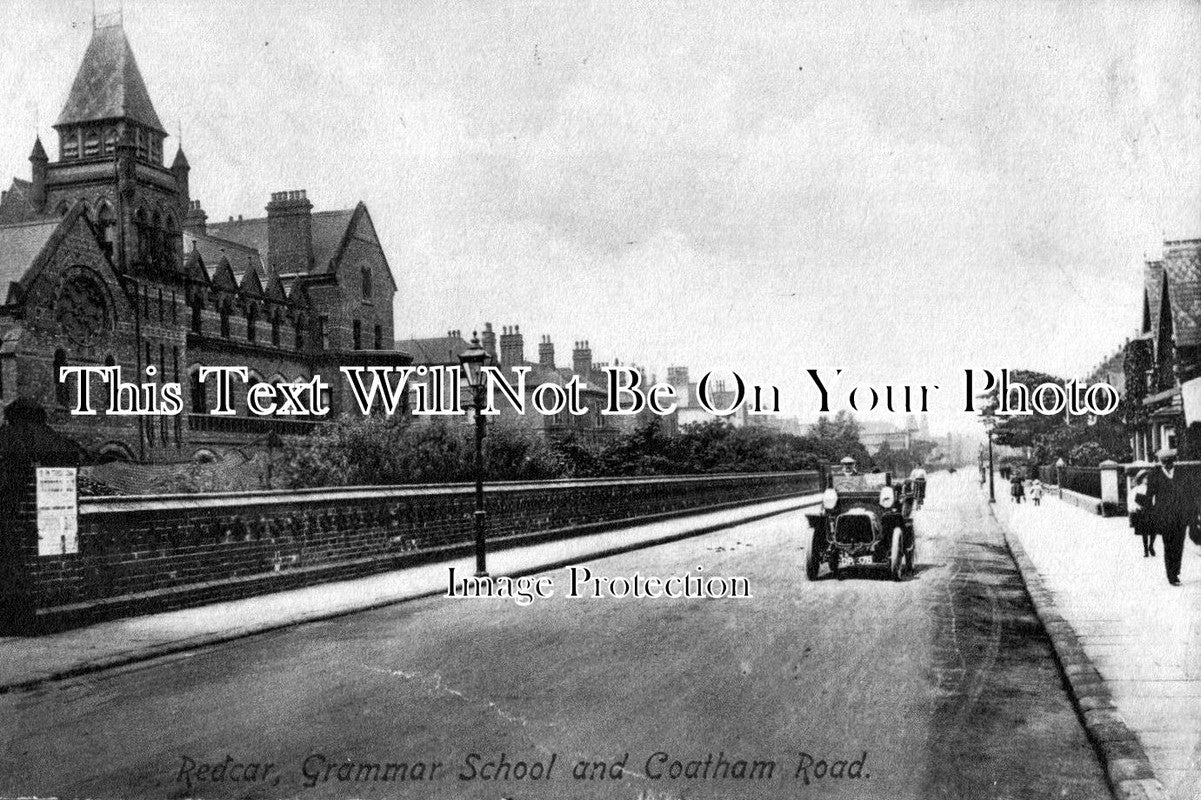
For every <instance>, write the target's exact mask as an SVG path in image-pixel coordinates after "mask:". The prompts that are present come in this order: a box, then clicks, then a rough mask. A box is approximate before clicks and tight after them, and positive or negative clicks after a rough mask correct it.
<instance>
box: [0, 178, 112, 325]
mask: <svg viewBox="0 0 1201 800" xmlns="http://www.w3.org/2000/svg"><path fill="white" fill-rule="evenodd" d="M87 211H88V205H87V203H85V202H84V201H83V200H76V201H75V204H74V205H72V206H71V208H70V209H68V210H67V213H66V214H65V215H64V216H63V218H62V219H43V220H38V221H35V222H30V223H25V224H22V225H7V226H3V227H0V286H3V287H4V290H5V301H4V302H5V303H15V302H19V301H20V300H21V297H22V296H23V295H24V293H25V291H26V290H27V289H28V287H29V285H30V284H31V283H33V282H34V281H35V280H37V277H38V274H39V273H40V272H41V271H42V269H44V268H45V265H46V263H47V262H48V261H49V259H50V258H51V256H53V254H54V253H55V252H56V251H57V250H58V247H59V245H60V244H62V242H63V241H64V240H65V239H66V238H67V236H69V235H70V234H71V232H72V231H73V230H75V229H76V227H78V226H80V225H82V226H84V228H85V229H86V232H87V235H88V236H90V237H91V241H92V244H93V245H94V246H95V248H96V251H97V253H100V252H101V250H100V240H99V238H98V234H97V232H96V228H95V227H94V226H93V225H92V221H91V219H89V218H88V213H87ZM105 260H106V262H107V258H105ZM109 268H110V269H111V263H110V264H109ZM110 277H111V278H112V279H113V280H114V281H115V280H116V276H115V275H111V276H110Z"/></svg>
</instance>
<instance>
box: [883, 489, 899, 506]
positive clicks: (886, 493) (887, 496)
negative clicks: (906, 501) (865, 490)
mask: <svg viewBox="0 0 1201 800" xmlns="http://www.w3.org/2000/svg"><path fill="white" fill-rule="evenodd" d="M896 501H897V494H896V492H894V491H893V490H892V487H891V486H885V487H884V488H882V489H881V490H880V505H882V506H884V507H885V508H892V504H893V503H895V502H896Z"/></svg>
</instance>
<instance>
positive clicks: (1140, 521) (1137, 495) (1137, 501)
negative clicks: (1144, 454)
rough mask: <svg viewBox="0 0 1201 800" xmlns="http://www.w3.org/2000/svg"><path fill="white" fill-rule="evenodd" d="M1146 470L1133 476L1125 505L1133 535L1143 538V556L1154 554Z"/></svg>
mask: <svg viewBox="0 0 1201 800" xmlns="http://www.w3.org/2000/svg"><path fill="white" fill-rule="evenodd" d="M1146 498H1147V471H1146V470H1143V471H1142V472H1140V473H1139V474H1137V475H1135V476H1134V486H1132V487H1131V488H1130V496H1129V497H1127V498H1126V505H1127V507H1128V511H1129V515H1130V527H1131V528H1133V529H1134V535H1135V536H1141V537H1142V538H1143V558H1150V557H1151V556H1154V555H1155V526H1154V525H1152V524H1151V514H1150V509H1148V508H1147V505H1146Z"/></svg>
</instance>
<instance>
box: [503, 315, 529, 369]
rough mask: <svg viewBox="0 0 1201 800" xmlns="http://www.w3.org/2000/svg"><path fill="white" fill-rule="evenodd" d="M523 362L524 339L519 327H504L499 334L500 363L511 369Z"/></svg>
mask: <svg viewBox="0 0 1201 800" xmlns="http://www.w3.org/2000/svg"><path fill="white" fill-rule="evenodd" d="M524 361H525V339H524V338H523V337H522V335H521V326H520V325H512V326H505V327H504V328H503V329H502V330H501V332H500V363H501V366H504V367H512V366H516V365H518V364H521V363H522V362H524Z"/></svg>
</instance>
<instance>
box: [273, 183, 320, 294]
mask: <svg viewBox="0 0 1201 800" xmlns="http://www.w3.org/2000/svg"><path fill="white" fill-rule="evenodd" d="M267 253H268V260H269V265H270V267H271V269H273V270H276V271H277V272H281V273H283V272H311V271H312V270H313V204H312V203H310V202H309V199H308V197H307V195H306V192H305V190H304V189H298V190H290V191H286V192H272V194H271V202H270V203H268V204H267Z"/></svg>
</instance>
